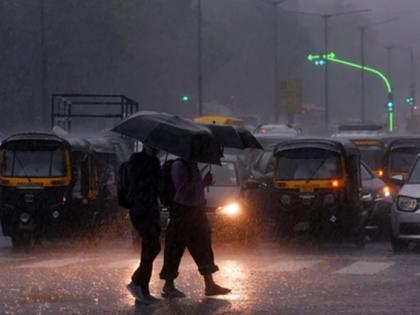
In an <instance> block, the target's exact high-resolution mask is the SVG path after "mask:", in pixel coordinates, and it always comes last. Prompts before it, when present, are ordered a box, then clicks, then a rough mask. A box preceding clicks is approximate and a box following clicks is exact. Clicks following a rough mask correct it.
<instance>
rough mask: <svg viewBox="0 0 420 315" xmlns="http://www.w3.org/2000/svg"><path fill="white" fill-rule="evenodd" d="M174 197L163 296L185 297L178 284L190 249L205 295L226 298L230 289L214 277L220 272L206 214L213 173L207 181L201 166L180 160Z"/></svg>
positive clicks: (175, 164)
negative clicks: (184, 260) (208, 188)
mask: <svg viewBox="0 0 420 315" xmlns="http://www.w3.org/2000/svg"><path fill="white" fill-rule="evenodd" d="M170 175H171V178H172V182H173V185H174V192H175V194H174V198H173V202H172V204H171V206H170V207H169V214H170V220H169V225H168V227H167V230H166V238H165V251H164V263H163V267H162V271H161V273H160V277H161V279H164V280H165V285H164V287H163V290H162V296H163V297H167V298H179V297H185V294H184V293H183V292H181V291H179V290H178V289H177V288H176V287H175V284H174V280H175V279H176V278H177V276H178V269H179V265H180V262H181V258H182V256H183V254H184V251H185V249H186V248H188V251H189V252H190V254H191V256H192V257H193V259H194V261H195V263H196V264H197V266H198V270H199V272H200V274H201V275H202V276H203V278H204V283H205V295H206V296H213V295H224V294H228V293H230V291H231V290H230V289H227V288H223V287H221V286H219V285H217V284H216V283H215V282H214V280H213V276H212V274H213V273H215V272H216V271H218V270H219V268H218V267H217V266H216V265H215V263H214V254H213V249H212V246H211V232H210V225H209V222H208V220H207V216H206V212H205V203H206V201H205V199H204V189H205V186H208V185H210V184H211V183H212V181H213V178H212V175H211V174H210V172H209V173H207V174H206V176H205V177H204V179H203V178H202V174H201V173H200V171H199V169H198V166H197V163H196V162H194V161H187V160H185V159H177V160H175V161H174V162H173V163H172V165H171V174H170Z"/></svg>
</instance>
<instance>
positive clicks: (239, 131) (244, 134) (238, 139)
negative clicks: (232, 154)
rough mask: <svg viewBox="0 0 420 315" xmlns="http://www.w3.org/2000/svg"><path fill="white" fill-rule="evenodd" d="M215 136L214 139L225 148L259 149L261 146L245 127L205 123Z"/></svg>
mask: <svg viewBox="0 0 420 315" xmlns="http://www.w3.org/2000/svg"><path fill="white" fill-rule="evenodd" d="M205 126H207V127H208V128H209V129H210V130H211V132H212V133H213V134H214V136H215V137H216V140H217V141H218V142H219V143H220V144H221V145H222V146H223V147H225V148H235V149H248V148H254V149H260V150H262V149H263V147H262V146H261V144H260V143H259V142H258V140H257V139H256V138H255V137H254V135H253V134H252V133H251V132H250V131H249V130H247V129H245V128H243V127H238V126H232V125H219V124H206V125H205Z"/></svg>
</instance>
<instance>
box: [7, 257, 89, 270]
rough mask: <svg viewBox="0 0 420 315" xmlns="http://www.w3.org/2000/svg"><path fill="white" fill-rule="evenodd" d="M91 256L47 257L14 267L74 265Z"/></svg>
mask: <svg viewBox="0 0 420 315" xmlns="http://www.w3.org/2000/svg"><path fill="white" fill-rule="evenodd" d="M91 260H93V258H80V257H79V258H61V259H48V260H43V261H39V262H34V263H31V264H24V265H19V266H16V267H15V268H19V269H36V268H60V267H65V266H69V265H75V264H79V263H84V262H87V261H91Z"/></svg>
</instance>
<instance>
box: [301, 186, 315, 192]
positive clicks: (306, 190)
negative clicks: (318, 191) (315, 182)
mask: <svg viewBox="0 0 420 315" xmlns="http://www.w3.org/2000/svg"><path fill="white" fill-rule="evenodd" d="M300 192H303V193H312V192H314V188H313V187H311V186H306V187H300Z"/></svg>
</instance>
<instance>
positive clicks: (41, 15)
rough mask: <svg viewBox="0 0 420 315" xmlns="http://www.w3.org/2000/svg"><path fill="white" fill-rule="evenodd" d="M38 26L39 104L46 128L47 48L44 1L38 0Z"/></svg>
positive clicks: (42, 120)
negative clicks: (39, 51)
mask: <svg viewBox="0 0 420 315" xmlns="http://www.w3.org/2000/svg"><path fill="white" fill-rule="evenodd" d="M39 18H40V20H39V24H40V32H41V41H40V44H41V100H40V101H41V104H40V112H39V115H41V116H42V117H41V119H40V120H41V124H43V125H44V126H47V123H48V120H47V119H48V117H49V115H48V114H49V113H48V108H49V107H48V106H47V93H48V92H47V48H46V40H45V2H44V0H39Z"/></svg>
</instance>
